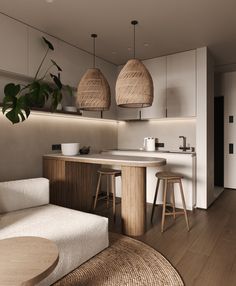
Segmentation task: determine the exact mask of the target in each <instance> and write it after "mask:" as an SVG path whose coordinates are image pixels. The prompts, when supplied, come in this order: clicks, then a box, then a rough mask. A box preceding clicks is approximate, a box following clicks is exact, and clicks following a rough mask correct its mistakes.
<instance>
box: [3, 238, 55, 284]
mask: <svg viewBox="0 0 236 286" xmlns="http://www.w3.org/2000/svg"><path fill="white" fill-rule="evenodd" d="M58 260H59V252H58V248H57V246H56V244H55V243H53V242H52V241H50V240H48V239H46V238H42V237H36V236H22V237H12V238H7V239H2V240H0V285H18V286H19V285H24V286H26V285H27V286H31V285H35V284H36V283H38V282H40V281H41V280H43V279H44V278H45V277H47V276H48V275H49V274H50V273H51V272H52V271H53V270H54V268H55V267H56V265H57V263H58Z"/></svg>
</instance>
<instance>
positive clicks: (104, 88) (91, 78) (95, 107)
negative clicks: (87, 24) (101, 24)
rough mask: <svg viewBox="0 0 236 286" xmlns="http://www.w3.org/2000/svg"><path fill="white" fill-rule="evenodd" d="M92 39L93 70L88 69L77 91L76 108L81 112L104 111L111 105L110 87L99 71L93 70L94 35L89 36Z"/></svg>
mask: <svg viewBox="0 0 236 286" xmlns="http://www.w3.org/2000/svg"><path fill="white" fill-rule="evenodd" d="M91 36H92V37H93V39H94V61H93V68H90V69H88V70H87V71H86V73H85V74H84V75H83V77H82V78H81V80H80V82H79V85H78V89H77V98H76V106H78V108H79V109H81V110H87V111H104V110H108V109H109V107H110V105H111V91H110V86H109V84H108V82H107V80H106V78H105V77H104V75H103V74H102V72H101V71H100V69H98V68H95V38H96V37H97V35H96V34H92V35H91Z"/></svg>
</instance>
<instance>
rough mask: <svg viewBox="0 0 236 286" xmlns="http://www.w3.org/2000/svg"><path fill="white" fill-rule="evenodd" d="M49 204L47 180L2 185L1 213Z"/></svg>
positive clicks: (22, 181) (0, 184)
mask: <svg viewBox="0 0 236 286" xmlns="http://www.w3.org/2000/svg"><path fill="white" fill-rule="evenodd" d="M45 204H49V180H48V179H45V178H36V179H27V180H17V181H9V182H1V183H0V213H5V212H11V211H16V210H21V209H25V208H30V207H35V206H41V205H45Z"/></svg>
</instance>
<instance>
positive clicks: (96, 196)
mask: <svg viewBox="0 0 236 286" xmlns="http://www.w3.org/2000/svg"><path fill="white" fill-rule="evenodd" d="M101 177H102V175H101V174H99V177H98V184H97V189H96V195H95V199H94V205H93V209H95V208H96V206H97V201H98V194H99V189H100V184H101Z"/></svg>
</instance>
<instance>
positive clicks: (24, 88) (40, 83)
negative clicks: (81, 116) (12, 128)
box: [2, 37, 72, 124]
mask: <svg viewBox="0 0 236 286" xmlns="http://www.w3.org/2000/svg"><path fill="white" fill-rule="evenodd" d="M42 38H43V41H44V43H45V44H46V47H47V49H46V52H45V55H44V56H43V58H42V61H41V63H40V65H39V67H38V69H37V71H36V74H35V76H34V78H33V80H32V82H30V83H29V84H26V85H23V84H15V83H8V84H7V85H6V86H5V87H4V98H3V107H2V112H3V114H4V115H5V116H6V117H7V118H8V119H9V120H10V121H11V122H12V123H13V124H15V123H19V122H22V121H24V120H26V118H28V117H29V115H30V111H31V110H32V109H33V108H43V107H44V106H45V104H46V102H50V110H51V111H52V112H53V111H55V110H56V108H57V105H58V104H59V103H60V102H61V100H62V88H63V85H62V83H61V80H60V73H61V71H62V69H61V68H60V66H59V65H58V64H57V63H56V62H55V61H54V60H52V59H51V65H50V66H49V67H48V68H47V69H46V72H45V73H44V74H43V75H42V76H39V75H40V71H41V69H42V66H43V64H44V62H45V59H46V57H47V55H48V52H49V50H52V51H53V50H54V47H53V45H52V43H51V42H49V41H48V40H47V39H46V38H45V37H42ZM52 67H56V69H57V74H53V73H51V72H50V70H51V68H52ZM48 74H49V75H50V77H51V79H52V82H47V81H45V78H46V77H47V75H48ZM65 87H66V88H67V89H68V90H69V92H70V94H71V95H72V89H71V88H70V87H69V86H65Z"/></svg>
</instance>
